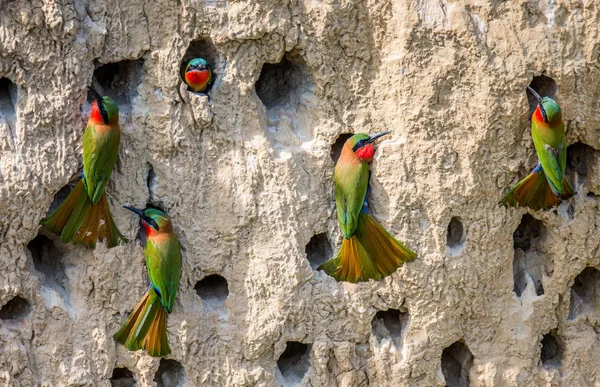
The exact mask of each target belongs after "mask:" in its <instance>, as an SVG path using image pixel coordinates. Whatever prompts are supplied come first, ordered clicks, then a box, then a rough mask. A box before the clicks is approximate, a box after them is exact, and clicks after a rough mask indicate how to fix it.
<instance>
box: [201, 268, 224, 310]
mask: <svg viewBox="0 0 600 387" xmlns="http://www.w3.org/2000/svg"><path fill="white" fill-rule="evenodd" d="M194 289H195V290H196V293H197V294H198V296H200V298H201V299H202V302H204V303H205V304H206V305H207V306H209V307H212V308H218V307H221V306H223V304H225V301H226V300H227V297H228V296H229V286H228V284H227V280H226V279H225V278H223V277H221V276H220V275H218V274H211V275H209V276H207V277H204V278H203V279H202V280H200V281H198V282H197V283H196V286H194Z"/></svg>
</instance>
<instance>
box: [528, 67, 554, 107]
mask: <svg viewBox="0 0 600 387" xmlns="http://www.w3.org/2000/svg"><path fill="white" fill-rule="evenodd" d="M529 87H531V88H532V89H533V90H535V91H536V92H537V93H538V94H539V95H540V96H541V97H550V98H552V99H554V100H556V94H558V86H557V85H556V82H555V81H554V79H552V78H550V77H547V76H545V75H540V76H539V77H533V80H532V81H531V83H530V84H529ZM526 93H527V102H528V103H529V113H530V114H533V112H534V111H535V108H536V107H537V105H538V100H537V99H536V98H535V96H534V95H533V94H532V93H531V92H530V91H529V89H526Z"/></svg>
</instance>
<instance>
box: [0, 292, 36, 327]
mask: <svg viewBox="0 0 600 387" xmlns="http://www.w3.org/2000/svg"><path fill="white" fill-rule="evenodd" d="M30 312H31V304H30V303H29V301H27V300H26V299H24V298H22V297H21V296H15V297H13V298H12V299H11V300H10V301H8V302H7V303H6V304H4V305H3V306H2V307H1V308H0V320H2V321H7V320H19V319H23V318H25V317H27V316H28V315H29V313H30Z"/></svg>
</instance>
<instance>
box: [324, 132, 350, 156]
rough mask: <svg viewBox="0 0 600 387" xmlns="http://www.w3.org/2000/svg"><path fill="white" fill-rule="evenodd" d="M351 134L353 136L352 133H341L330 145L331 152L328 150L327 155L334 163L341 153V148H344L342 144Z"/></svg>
mask: <svg viewBox="0 0 600 387" xmlns="http://www.w3.org/2000/svg"><path fill="white" fill-rule="evenodd" d="M352 136H354V133H342V134H340V135H339V136H337V138H336V139H335V142H334V143H333V145H332V146H331V152H329V155H330V156H331V159H332V160H333V162H334V163H337V161H338V159H339V158H340V155H341V154H342V148H344V144H345V143H346V141H347V140H348V139H349V138H350V137H352Z"/></svg>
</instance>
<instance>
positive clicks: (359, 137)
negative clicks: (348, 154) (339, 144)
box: [344, 131, 391, 162]
mask: <svg viewBox="0 0 600 387" xmlns="http://www.w3.org/2000/svg"><path fill="white" fill-rule="evenodd" d="M390 133H391V132H390V131H387V132H381V133H377V134H374V135H372V136H369V135H368V134H366V133H357V134H355V135H354V136H352V137H350V138H349V139H348V140H346V144H345V145H344V146H345V147H347V148H348V149H350V150H351V151H352V153H353V154H354V155H355V156H356V157H357V158H358V159H359V160H360V161H367V162H369V161H371V160H372V159H373V155H374V154H375V147H374V145H373V142H374V141H375V140H377V139H378V138H379V137H381V136H385V135H386V134H390Z"/></svg>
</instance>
